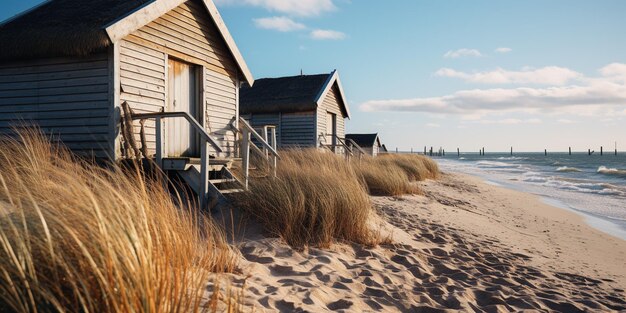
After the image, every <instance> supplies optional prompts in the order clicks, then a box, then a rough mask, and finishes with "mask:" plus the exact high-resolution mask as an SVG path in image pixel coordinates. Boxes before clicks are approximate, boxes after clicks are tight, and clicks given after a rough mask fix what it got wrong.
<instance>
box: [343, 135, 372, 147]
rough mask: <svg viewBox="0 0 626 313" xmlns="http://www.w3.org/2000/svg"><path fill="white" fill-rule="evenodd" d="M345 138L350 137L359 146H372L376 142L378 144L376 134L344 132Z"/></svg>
mask: <svg viewBox="0 0 626 313" xmlns="http://www.w3.org/2000/svg"><path fill="white" fill-rule="evenodd" d="M346 139H352V140H353V141H354V142H356V144H357V145H359V147H362V148H369V147H373V146H374V144H376V142H378V144H379V145H380V140H379V139H378V134H346Z"/></svg>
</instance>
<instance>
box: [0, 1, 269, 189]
mask: <svg viewBox="0 0 626 313" xmlns="http://www.w3.org/2000/svg"><path fill="white" fill-rule="evenodd" d="M0 43H1V44H0V45H1V47H2V48H1V49H0V133H10V132H11V127H13V126H16V125H17V126H21V125H23V124H32V125H37V126H39V127H40V128H41V130H42V131H43V132H44V133H46V134H49V135H51V136H53V137H54V138H57V139H59V140H60V141H62V142H63V143H64V144H65V145H66V146H67V147H69V148H70V149H71V150H72V151H74V152H75V153H77V154H80V155H85V156H89V157H94V158H103V159H109V160H120V159H124V158H139V157H141V156H142V155H143V157H148V158H155V159H156V161H157V163H158V164H159V165H161V166H163V167H164V169H166V170H180V171H181V174H183V175H187V176H190V175H191V176H197V177H195V178H194V179H195V181H196V185H197V186H196V188H195V189H196V190H200V191H201V192H202V193H204V194H206V193H205V192H203V191H202V190H205V191H206V190H207V188H209V187H207V186H206V181H207V177H209V176H208V171H209V169H211V170H220V168H219V166H220V164H230V161H232V159H233V158H235V157H238V156H240V154H243V157H244V159H245V158H246V157H247V154H246V153H247V151H248V150H246V149H244V148H242V147H240V146H238V145H237V143H238V142H239V141H240V140H239V139H240V138H242V136H243V137H245V136H251V132H250V130H248V129H247V127H246V125H245V123H243V125H242V124H241V123H242V120H240V119H239V113H238V112H239V103H238V98H239V87H240V85H241V84H242V83H243V82H245V83H246V84H248V85H252V84H253V82H254V80H253V77H252V75H251V73H250V71H249V69H248V67H247V65H246V63H245V61H244V59H243V57H242V56H241V54H240V52H239V50H238V48H237V46H236V45H235V42H234V40H233V38H232V37H231V35H230V33H229V32H228V29H227V28H226V25H225V24H224V21H223V20H222V18H221V17H220V14H219V12H218V11H217V8H216V7H215V5H214V3H213V2H212V1H211V0H89V1H84V0H52V1H46V2H44V3H43V4H41V5H39V6H37V7H35V8H33V9H31V10H28V11H26V12H24V13H22V14H20V15H17V16H15V17H13V18H11V19H9V20H7V21H4V22H2V23H1V24H0ZM252 135H254V133H252ZM245 139H246V138H243V140H241V141H242V142H244V143H247V142H246V140H245ZM248 141H249V140H248ZM257 142H258V141H257ZM209 159H210V160H209ZM209 161H210V162H212V166H213V167H210V166H209V165H208V164H209ZM244 161H245V160H244ZM220 162H221V163H220ZM191 163H193V164H191ZM196 163H201V164H198V166H197V170H196V172H197V173H195V174H193V173H191V172H190V171H189V169H192V170H193V169H194V168H196V167H195V166H191V165H196ZM200 168H202V169H200ZM190 173H191V174H190ZM201 178H202V179H201ZM246 178H247V177H246Z"/></svg>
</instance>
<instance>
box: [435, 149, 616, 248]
mask: <svg viewBox="0 0 626 313" xmlns="http://www.w3.org/2000/svg"><path fill="white" fill-rule="evenodd" d="M438 161H439V162H440V165H441V166H442V168H443V169H444V170H451V171H460V172H465V173H468V174H473V175H478V176H482V177H484V178H485V180H488V181H489V183H490V184H498V185H501V186H504V187H508V188H513V189H517V190H521V191H524V192H530V193H534V194H537V195H540V196H542V197H545V198H547V199H551V200H553V201H560V202H562V203H564V204H565V205H567V207H568V208H571V209H573V210H574V211H577V212H580V213H584V214H586V215H590V216H594V218H596V219H603V220H605V221H606V223H609V224H611V225H614V226H615V227H612V228H611V227H607V229H603V230H605V231H607V232H609V233H611V234H613V235H616V236H620V237H621V234H626V169H624V165H625V164H626V155H621V156H610V157H609V156H595V155H594V156H588V155H587V154H586V153H585V154H578V155H568V154H552V155H550V156H545V155H544V154H543V153H541V154H539V153H535V154H519V155H518V156H514V157H511V156H509V155H503V154H500V155H498V154H492V155H489V154H487V155H486V156H479V155H478V154H475V155H472V154H465V155H463V157H462V158H456V157H450V156H448V157H445V158H439V159H438ZM606 223H595V225H606ZM611 229H621V232H619V234H618V233H617V232H614V231H611ZM623 238H624V239H626V237H623Z"/></svg>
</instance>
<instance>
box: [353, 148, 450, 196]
mask: <svg viewBox="0 0 626 313" xmlns="http://www.w3.org/2000/svg"><path fill="white" fill-rule="evenodd" d="M351 165H352V168H354V170H355V171H356V173H358V175H360V176H361V177H362V179H363V182H364V183H365V184H366V186H367V188H368V190H369V192H370V193H371V194H372V195H377V196H400V195H403V194H420V193H421V191H420V190H419V188H418V187H417V186H416V185H414V184H412V183H411V182H415V181H422V180H425V179H435V178H437V177H438V176H439V168H438V166H437V163H436V162H435V161H433V160H432V159H430V158H428V157H425V156H421V155H416V154H386V155H380V156H378V157H375V158H372V157H363V158H361V159H354V160H352V162H351Z"/></svg>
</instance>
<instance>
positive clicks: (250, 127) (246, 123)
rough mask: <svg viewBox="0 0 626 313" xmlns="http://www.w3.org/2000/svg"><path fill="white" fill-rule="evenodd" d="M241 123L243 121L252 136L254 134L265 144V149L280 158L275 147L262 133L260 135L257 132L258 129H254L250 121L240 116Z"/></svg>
mask: <svg viewBox="0 0 626 313" xmlns="http://www.w3.org/2000/svg"><path fill="white" fill-rule="evenodd" d="M239 123H241V124H242V125H243V126H244V127H245V128H246V129H247V130H248V131H249V132H250V134H251V135H252V136H254V138H256V139H257V140H258V141H259V142H260V143H261V145H262V146H263V148H264V149H267V150H268V151H269V152H271V153H272V154H273V155H274V156H275V157H277V158H280V156H279V155H278V152H277V151H276V150H275V149H274V147H272V146H271V145H270V144H269V143H267V141H266V140H265V139H264V138H263V137H262V136H261V135H259V133H257V131H256V130H254V128H252V126H250V124H249V123H248V121H246V120H245V119H243V118H242V117H240V118H239Z"/></svg>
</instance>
